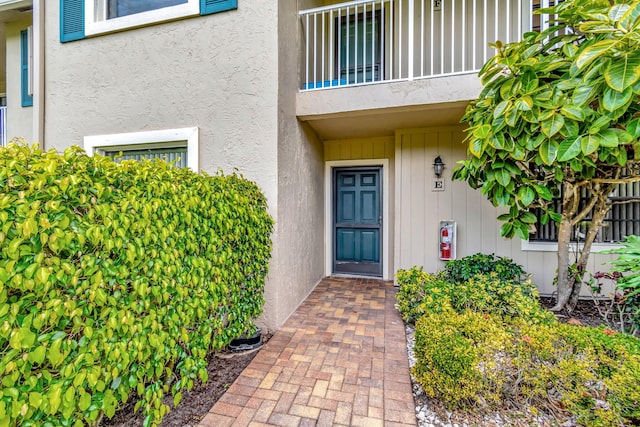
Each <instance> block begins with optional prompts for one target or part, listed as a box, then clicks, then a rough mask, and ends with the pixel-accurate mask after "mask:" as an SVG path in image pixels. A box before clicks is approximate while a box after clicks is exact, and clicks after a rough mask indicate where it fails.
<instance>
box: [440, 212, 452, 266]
mask: <svg viewBox="0 0 640 427" xmlns="http://www.w3.org/2000/svg"><path fill="white" fill-rule="evenodd" d="M438 252H439V256H440V259H441V260H443V261H448V260H451V259H456V222H455V221H440V239H439V241H438Z"/></svg>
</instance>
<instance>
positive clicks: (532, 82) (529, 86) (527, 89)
mask: <svg viewBox="0 0 640 427" xmlns="http://www.w3.org/2000/svg"><path fill="white" fill-rule="evenodd" d="M534 47H535V46H534ZM520 82H521V83H522V90H523V91H524V93H531V92H533V91H534V90H536V89H537V88H538V76H536V73H534V72H533V71H531V70H527V71H525V72H524V73H523V74H522V77H520Z"/></svg>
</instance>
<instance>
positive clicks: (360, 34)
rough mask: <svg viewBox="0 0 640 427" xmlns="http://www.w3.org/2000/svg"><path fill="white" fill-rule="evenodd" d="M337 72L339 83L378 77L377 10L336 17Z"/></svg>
mask: <svg viewBox="0 0 640 427" xmlns="http://www.w3.org/2000/svg"><path fill="white" fill-rule="evenodd" d="M336 20H337V22H338V25H336V28H337V32H338V34H337V36H336V40H337V61H336V62H337V64H336V65H337V72H338V73H337V74H338V75H339V76H340V83H341V84H347V83H349V84H352V83H365V82H372V81H377V80H382V68H381V63H380V57H381V54H380V49H381V43H380V34H381V28H380V11H379V10H377V11H374V12H366V13H356V14H352V15H349V16H343V17H341V18H336Z"/></svg>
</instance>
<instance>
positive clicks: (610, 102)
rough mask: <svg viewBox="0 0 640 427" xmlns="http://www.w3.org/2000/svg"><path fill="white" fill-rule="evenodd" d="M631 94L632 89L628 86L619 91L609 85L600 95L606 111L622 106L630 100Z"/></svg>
mask: <svg viewBox="0 0 640 427" xmlns="http://www.w3.org/2000/svg"><path fill="white" fill-rule="evenodd" d="M632 96H633V89H632V88H631V87H630V86H629V87H627V88H626V89H625V90H623V91H622V92H619V91H617V90H615V89H611V88H610V87H608V86H607V87H606V88H605V89H604V96H603V97H602V106H603V107H604V108H605V110H607V111H615V110H617V109H618V108H620V107H622V106H624V105H625V104H626V103H627V102H629V101H630V100H631V97H632Z"/></svg>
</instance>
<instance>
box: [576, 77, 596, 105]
mask: <svg viewBox="0 0 640 427" xmlns="http://www.w3.org/2000/svg"><path fill="white" fill-rule="evenodd" d="M596 92H597V86H596V85H594V84H593V82H589V83H584V84H581V85H579V86H578V87H576V88H575V90H574V91H573V103H574V104H575V105H577V106H584V105H586V104H587V103H589V102H591V99H592V98H593V97H594V96H595V94H596Z"/></svg>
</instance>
